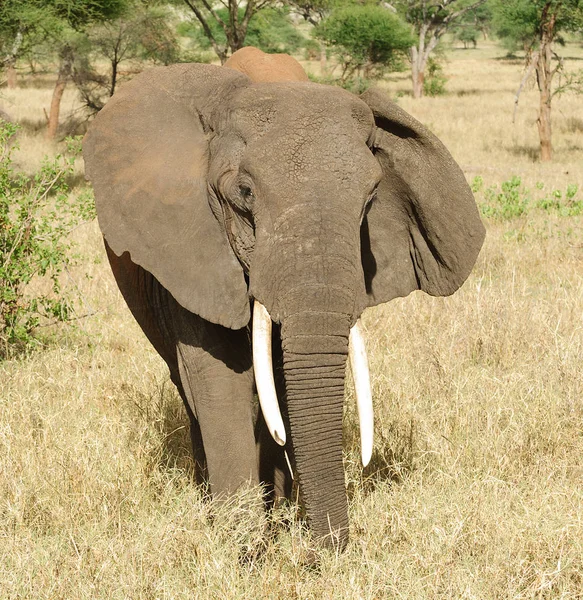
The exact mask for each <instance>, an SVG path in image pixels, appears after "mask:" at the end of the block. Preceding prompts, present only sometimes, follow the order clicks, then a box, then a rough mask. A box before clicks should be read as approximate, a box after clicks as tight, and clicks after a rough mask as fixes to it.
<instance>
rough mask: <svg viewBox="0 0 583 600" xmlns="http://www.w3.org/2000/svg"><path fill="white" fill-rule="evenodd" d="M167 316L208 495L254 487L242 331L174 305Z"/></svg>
mask: <svg viewBox="0 0 583 600" xmlns="http://www.w3.org/2000/svg"><path fill="white" fill-rule="evenodd" d="M171 313H172V324H173V329H174V331H175V332H176V337H177V344H176V349H177V361H178V371H179V376H180V382H181V385H182V388H183V390H184V394H185V397H186V401H187V404H188V406H189V408H190V410H191V412H192V414H193V417H194V418H195V420H196V422H198V425H199V426H200V433H201V436H202V443H203V446H204V454H205V457H206V464H207V468H208V476H209V483H210V487H211V493H212V495H213V497H217V498H220V497H225V496H228V495H230V494H232V493H233V492H234V491H235V490H236V489H237V488H239V487H240V486H241V485H243V484H246V483H251V484H254V485H256V484H258V483H259V473H258V467H257V458H256V451H255V436H254V431H253V377H252V361H251V351H250V347H249V337H248V332H247V331H246V330H239V331H233V330H230V329H226V328H224V327H221V326H220V325H215V324H213V323H209V322H208V321H205V320H204V319H201V318H200V317H198V316H196V315H193V314H191V313H189V312H188V311H186V310H184V309H183V308H182V307H180V306H179V305H178V304H177V303H174V307H173V308H172V310H171Z"/></svg>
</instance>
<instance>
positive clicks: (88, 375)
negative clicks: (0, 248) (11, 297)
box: [0, 44, 583, 600]
mask: <svg viewBox="0 0 583 600" xmlns="http://www.w3.org/2000/svg"><path fill="white" fill-rule="evenodd" d="M566 54H567V56H570V57H571V58H568V59H567V61H566V64H567V66H568V67H569V68H578V67H579V65H581V64H582V63H581V62H580V61H581V59H582V58H583V51H582V50H581V48H577V47H575V46H574V45H573V46H568V48H567V52H566ZM445 72H446V75H447V76H448V83H447V89H448V94H447V95H445V96H443V97H438V98H425V99H422V100H420V101H413V100H412V99H411V98H410V97H408V96H406V95H405V96H401V97H400V98H399V103H400V104H401V106H403V107H404V108H405V109H406V110H408V111H410V112H411V113H412V114H413V115H414V116H416V117H417V118H419V119H420V120H421V121H423V122H424V123H426V124H428V125H429V126H430V128H431V129H432V130H433V131H434V132H435V133H436V134H437V135H438V136H439V137H440V138H441V139H442V140H443V141H444V142H445V143H446V145H447V146H448V147H449V148H450V149H451V151H452V153H453V155H454V157H455V158H456V159H457V160H458V162H459V163H460V164H461V165H462V166H463V168H464V171H465V172H466V175H467V177H468V180H469V181H472V180H474V178H475V177H476V176H480V177H481V178H482V179H483V182H484V183H483V187H482V189H481V191H479V192H478V193H477V195H476V198H477V200H478V202H479V203H485V202H488V201H489V200H488V198H491V194H490V196H488V193H487V190H488V188H492V187H493V186H496V189H499V188H500V185H501V183H502V182H503V181H506V180H508V179H509V178H510V177H512V176H519V177H520V178H521V181H522V185H521V186H520V190H519V192H518V193H519V196H520V199H522V200H524V199H525V198H528V199H529V200H530V204H529V205H528V206H529V208H528V210H526V211H525V212H524V213H523V214H522V215H520V216H518V217H516V218H512V219H506V220H502V219H489V220H487V221H486V226H487V229H488V236H487V239H486V243H485V246H484V249H483V251H482V253H481V255H480V257H479V260H478V263H477V265H476V268H475V269H474V272H473V273H472V275H471V276H470V278H469V280H468V281H467V283H466V284H465V285H464V286H463V288H462V289H461V290H460V291H459V292H458V293H456V294H455V295H454V296H452V297H450V298H430V297H428V296H425V295H422V294H413V295H411V296H410V297H408V298H405V299H401V300H397V301H394V302H392V303H390V304H388V305H385V306H382V307H378V308H376V309H373V310H370V311H368V312H367V313H365V316H364V324H365V326H366V329H367V331H368V346H369V354H370V363H371V371H372V373H373V387H374V397H375V407H376V419H377V421H376V423H377V424H376V442H375V452H374V456H373V461H372V464H371V465H370V466H369V467H368V468H367V470H366V471H365V472H364V473H363V472H362V471H361V469H360V468H359V465H358V455H359V452H358V443H357V438H358V436H357V430H356V425H355V417H354V402H353V397H352V391H351V386H350V385H349V386H348V390H347V403H346V428H345V439H346V444H345V448H346V452H345V462H346V479H347V486H348V490H349V497H350V518H351V526H352V537H351V543H350V545H349V547H348V549H347V551H346V552H345V553H343V554H341V555H334V554H333V553H326V552H323V553H322V555H321V562H320V566H319V568H318V569H309V568H307V567H306V566H305V564H304V558H305V556H306V552H307V549H308V548H309V545H310V540H309V535H308V534H307V533H306V531H305V530H304V529H303V528H302V527H301V524H300V523H299V522H298V521H297V520H296V519H295V518H294V507H287V508H283V509H280V511H278V512H277V513H276V514H275V515H274V520H275V521H276V523H277V526H276V527H275V530H276V531H277V535H274V537H273V538H268V539H265V536H264V529H263V523H264V519H265V517H264V516H263V514H262V512H261V510H259V509H258V508H257V506H256V503H255V502H254V501H253V500H254V499H255V498H256V494H255V492H254V491H253V490H251V491H248V492H245V493H243V492H242V493H241V495H240V496H239V497H237V498H236V499H234V500H233V501H232V502H231V503H230V504H229V505H224V506H220V507H217V506H212V505H210V504H209V502H207V501H205V497H204V491H203V490H201V489H200V488H198V487H197V486H196V485H195V484H194V482H193V478H192V465H191V461H190V455H189V438H188V432H187V429H186V416H185V414H184V411H183V408H182V406H181V403H180V400H179V398H178V397H177V395H176V394H175V392H174V390H173V389H172V387H171V384H170V383H169V381H168V377H167V373H166V369H165V367H164V365H163V364H162V362H161V360H160V359H159V358H158V356H157V355H156V354H155V353H154V352H153V350H152V349H151V348H150V347H149V345H148V344H147V342H146V340H145V338H144V337H143V335H142V334H141V332H140V330H139V328H138V327H137V325H136V324H135V323H134V322H133V320H132V319H131V317H130V315H129V313H128V311H127V310H126V308H125V306H124V304H123V302H122V300H121V297H120V295H119V293H118V291H117V288H116V286H115V283H114V281H113V279H112V276H111V275H110V273H109V271H108V267H107V265H106V262H105V260H104V253H103V250H102V247H101V242H100V236H99V232H98V228H97V225H96V223H88V224H87V225H85V226H84V227H82V228H80V229H78V230H76V231H75V233H74V235H75V238H76V240H77V242H78V243H79V250H80V251H81V253H82V255H83V257H84V258H83V260H82V261H81V263H80V264H79V265H78V266H77V267H75V268H74V269H73V270H72V271H71V275H70V277H71V279H72V280H74V282H75V284H76V285H77V286H78V287H79V288H80V290H81V292H82V295H83V307H82V309H83V312H84V313H85V314H87V315H88V316H86V317H85V318H83V319H81V320H79V321H77V322H76V324H75V326H74V327H72V326H67V327H63V328H60V329H58V330H56V331H54V332H52V333H51V336H49V337H48V338H47V345H46V347H45V348H44V349H42V350H39V351H37V352H34V353H33V354H32V355H30V356H29V357H26V358H21V359H18V360H12V361H6V362H4V363H1V364H0V598H3V599H4V598H7V599H16V598H19V599H20V598H34V599H41V598H43V599H45V598H46V599H51V600H54V599H57V598H63V599H73V598H74V599H81V598H108V599H118V598H119V599H122V598H131V599H150V598H160V599H169V598H187V597H188V598H193V597H194V598H197V599H234V598H249V599H258V598H281V599H286V600H287V599H296V598H297V599H302V600H303V599H310V600H311V599H314V600H319V599H338V598H346V599H351V600H352V599H354V600H356V599H366V600H373V599H377V600H380V599H385V598H387V599H388V598H406V599H417V598H419V599H422V598H428V599H433V598H444V599H445V598H448V599H449V598H468V599H469V598H476V599H477V598H480V599H481V598H484V599H494V598H513V599H530V598H563V599H566V598H573V599H574V598H581V597H583V486H582V483H581V482H582V481H583V458H582V457H583V403H582V398H583V373H582V368H581V363H582V357H583V327H582V317H581V315H582V314H583V268H582V265H583V217H581V216H569V217H566V216H562V215H561V214H560V212H559V211H557V210H553V209H551V208H547V209H543V208H536V207H535V206H534V205H535V204H536V203H537V202H538V201H540V200H541V199H542V198H544V197H547V196H552V197H554V196H553V194H552V192H553V191H554V190H560V191H562V192H563V198H564V191H565V190H566V189H567V187H568V186H569V185H578V186H579V191H578V196H577V198H578V199H579V200H581V199H583V198H582V196H583V139H582V133H583V113H582V112H581V105H582V100H581V97H579V98H577V97H568V96H564V97H561V98H559V99H558V100H557V101H556V104H555V107H554V137H553V141H554V147H555V161H554V162H553V163H551V164H545V165H542V164H539V163H538V162H537V161H536V154H537V144H538V142H537V133H536V125H535V119H536V109H537V94H536V92H535V91H534V90H527V91H526V92H525V93H524V94H523V95H522V97H521V100H520V106H519V110H518V113H517V119H516V123H515V124H513V123H512V111H513V96H514V92H515V90H516V87H517V86H518V83H519V81H520V77H521V63H520V61H519V60H508V59H505V58H503V52H502V51H501V50H499V49H498V48H497V47H496V46H495V45H493V44H491V45H486V46H485V47H484V48H482V49H478V50H461V49H452V50H451V51H449V52H448V55H447V63H446V65H445ZM26 83H27V87H23V88H21V89H17V90H14V91H8V90H2V97H3V102H4V107H5V109H6V110H7V111H8V112H10V113H11V114H12V115H13V116H14V117H15V118H16V119H17V120H23V121H24V124H25V128H24V131H23V132H22V133H21V137H20V144H21V147H22V152H21V153H20V159H19V160H20V161H21V164H22V167H23V168H24V169H25V170H29V171H30V170H33V168H34V166H35V165H36V164H38V162H39V161H40V158H41V156H42V155H43V154H45V153H54V152H56V151H58V150H59V146H52V145H49V144H47V143H46V142H45V141H44V139H43V137H42V131H41V130H40V124H42V122H43V120H44V117H43V113H42V108H43V107H48V104H49V96H50V86H49V85H47V82H46V79H40V80H39V81H38V82H37V83H38V85H36V84H35V80H34V79H33V78H28V79H27V82H26ZM408 86H409V82H408V80H407V79H406V75H405V74H398V75H393V76H391V77H390V78H389V80H388V82H387V83H386V87H387V89H388V91H389V93H391V94H392V95H394V96H397V95H399V94H400V93H402V92H404V91H407V90H408ZM64 106H65V108H66V111H65V112H66V113H67V112H71V111H74V110H76V99H75V96H74V94H73V92H72V91H69V92H68V95H67V96H66V100H65V105H64ZM66 116H67V115H66V114H65V115H64V117H66ZM35 123H37V124H38V125H35ZM79 169H81V165H80V166H79ZM537 184H538V185H537ZM248 546H261V547H262V548H263V554H262V557H261V558H260V559H258V560H250V561H248V562H247V563H245V564H241V563H240V561H239V560H238V559H239V555H240V553H241V550H242V549H245V548H246V547H248Z"/></svg>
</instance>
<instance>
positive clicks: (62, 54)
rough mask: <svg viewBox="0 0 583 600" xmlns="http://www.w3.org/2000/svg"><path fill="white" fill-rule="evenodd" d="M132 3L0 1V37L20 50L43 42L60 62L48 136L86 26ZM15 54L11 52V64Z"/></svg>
mask: <svg viewBox="0 0 583 600" xmlns="http://www.w3.org/2000/svg"><path fill="white" fill-rule="evenodd" d="M130 1H131V0H3V2H2V3H1V4H0V7H1V8H0V37H2V38H3V39H10V35H12V36H13V39H14V41H15V42H16V41H17V40H18V38H19V36H21V44H20V46H19V49H20V48H21V47H24V46H25V45H26V44H28V46H29V47H31V46H34V45H36V44H40V43H42V42H45V43H48V44H50V46H51V47H52V48H53V49H54V50H55V51H56V54H57V56H58V60H59V67H58V74H57V81H56V83H55V88H54V90H53V96H52V99H51V107H50V111H49V119H48V125H47V137H48V138H49V139H53V138H54V137H55V135H56V132H57V125H58V122H59V113H60V106H61V98H62V96H63V92H64V91H65V87H66V85H67V82H68V81H69V79H70V78H71V76H72V70H73V61H74V57H75V49H76V47H77V45H78V44H79V43H80V40H81V39H82V35H83V33H84V31H85V30H86V29H87V27H89V26H91V25H93V24H95V23H100V22H104V21H107V20H108V19H115V18H116V17H118V16H120V15H121V14H122V13H123V12H124V11H125V10H127V8H128V6H129V3H130ZM15 60H16V52H13V53H12V61H13V62H15Z"/></svg>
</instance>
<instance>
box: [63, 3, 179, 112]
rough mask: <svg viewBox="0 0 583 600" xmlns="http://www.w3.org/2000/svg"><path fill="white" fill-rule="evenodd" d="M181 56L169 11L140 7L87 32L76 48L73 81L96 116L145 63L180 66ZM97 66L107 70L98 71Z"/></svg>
mask: <svg viewBox="0 0 583 600" xmlns="http://www.w3.org/2000/svg"><path fill="white" fill-rule="evenodd" d="M179 54H180V53H179V48H178V44H177V42H176V35H175V32H174V29H173V28H171V27H170V25H169V23H168V16H167V11H165V10H161V9H160V8H157V7H153V8H148V7H144V6H142V5H138V6H137V7H136V9H135V10H134V11H131V12H129V11H128V12H127V13H126V14H125V15H124V16H123V17H120V18H119V19H116V20H115V21H105V22H103V23H99V24H97V25H94V26H93V27H91V28H88V29H87V31H86V34H85V37H84V40H83V43H79V44H78V46H77V49H76V56H75V60H74V63H73V66H72V74H71V77H72V79H73V81H74V83H75V85H76V86H77V89H78V90H79V92H80V94H81V98H82V99H83V102H84V104H85V105H86V106H87V107H88V108H89V110H90V111H91V112H94V113H95V112H98V111H99V110H101V108H103V106H104V105H105V103H106V102H107V100H108V98H109V97H110V96H113V94H114V92H115V90H116V88H117V85H118V84H119V82H120V80H123V79H124V78H127V77H128V76H131V75H133V74H134V73H136V72H139V71H141V70H142V69H143V63H144V62H150V63H153V64H165V65H167V64H170V63H173V62H178V61H179V60H180V56H179ZM95 63H99V64H100V65H103V63H105V64H107V65H108V68H107V70H106V71H104V70H103V68H102V67H101V68H100V69H99V71H98V70H96V69H95V68H94V67H93V65H94V64H95ZM136 63H137V64H136ZM122 65H128V66H129V72H123V71H122V70H121V68H120V67H121V66H122ZM126 70H127V67H126Z"/></svg>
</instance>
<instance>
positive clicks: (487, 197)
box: [471, 176, 583, 221]
mask: <svg viewBox="0 0 583 600" xmlns="http://www.w3.org/2000/svg"><path fill="white" fill-rule="evenodd" d="M483 187H484V180H483V178H482V177H480V176H477V177H474V179H473V181H472V183H471V188H472V192H474V194H477V193H479V192H481V191H482V189H483ZM535 188H536V190H537V191H542V190H543V189H544V184H542V183H537V184H536V186H535ZM578 192H579V188H578V186H577V185H576V184H569V185H568V186H567V188H566V190H565V191H564V192H563V191H562V190H558V189H554V190H552V191H551V192H550V193H548V194H545V195H544V196H543V197H542V198H538V199H533V198H532V195H531V192H530V191H529V190H528V189H526V188H525V187H524V186H523V184H522V180H521V178H520V177H517V176H514V177H511V178H510V179H508V180H507V181H504V182H502V184H501V186H500V189H498V186H496V185H493V186H490V187H487V188H486V189H485V190H484V193H483V196H484V201H482V202H478V204H479V206H480V210H481V212H482V214H483V215H484V216H486V217H489V218H491V219H497V220H500V221H506V220H510V219H514V218H516V217H520V216H522V215H525V214H528V212H530V211H531V210H537V209H538V210H544V211H545V212H548V213H555V214H557V215H559V216H561V217H574V216H577V215H581V214H583V198H582V199H578V198H577V196H578Z"/></svg>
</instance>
